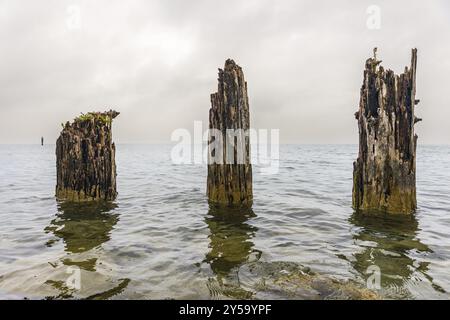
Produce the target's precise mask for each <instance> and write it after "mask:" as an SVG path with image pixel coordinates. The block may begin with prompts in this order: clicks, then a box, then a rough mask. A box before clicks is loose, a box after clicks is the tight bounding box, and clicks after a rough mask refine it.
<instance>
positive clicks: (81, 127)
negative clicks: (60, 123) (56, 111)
mask: <svg viewBox="0 0 450 320" xmlns="http://www.w3.org/2000/svg"><path fill="white" fill-rule="evenodd" d="M118 115H119V113H118V112H116V111H112V110H111V111H109V112H104V113H100V112H91V113H88V114H85V115H81V116H80V117H78V118H76V119H75V120H74V122H73V123H72V124H70V123H69V122H67V123H66V124H65V125H64V127H63V130H62V132H61V135H60V137H59V138H58V140H57V142H56V167H57V185H56V196H57V197H58V198H60V199H66V200H71V201H83V200H99V199H103V200H114V199H115V198H116V196H117V191H116V162H115V153H116V147H115V145H114V143H113V141H112V120H113V119H114V118H115V117H117V116H118Z"/></svg>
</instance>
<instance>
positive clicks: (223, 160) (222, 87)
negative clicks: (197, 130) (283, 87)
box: [207, 59, 253, 207]
mask: <svg viewBox="0 0 450 320" xmlns="http://www.w3.org/2000/svg"><path fill="white" fill-rule="evenodd" d="M218 81H219V85H218V90H217V92H216V93H214V94H212V95H211V109H210V111H209V129H210V139H209V146H208V148H209V149H208V154H209V157H208V181H207V194H208V198H209V201H210V202H211V203H214V204H219V205H226V206H245V207H250V206H251V205H252V203H253V189H252V165H251V161H250V138H249V129H250V113H249V104H248V95H247V83H246V82H245V79H244V73H243V72H242V69H241V67H239V66H238V65H237V64H236V63H235V62H234V61H233V60H231V59H228V60H227V61H226V62H225V68H224V69H223V70H222V69H219V79H218Z"/></svg>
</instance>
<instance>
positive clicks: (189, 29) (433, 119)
mask: <svg viewBox="0 0 450 320" xmlns="http://www.w3.org/2000/svg"><path fill="white" fill-rule="evenodd" d="M372 4H375V5H379V6H380V8H381V18H382V20H381V29H380V30H369V29H367V27H366V19H367V14H366V9H367V7H368V6H369V5H372ZM70 5H78V6H79V7H80V9H81V28H80V29H79V30H70V29H68V28H67V24H66V22H67V19H68V12H67V8H68V6H70ZM0 39H2V41H1V43H0V52H1V55H0V57H1V58H0V70H1V72H0V143H35V142H36V141H38V139H39V137H40V136H41V135H44V136H45V137H46V138H47V141H52V140H55V139H56V137H57V135H58V132H59V130H60V126H59V123H60V122H62V121H65V120H68V119H72V118H73V117H75V116H76V115H77V114H79V113H80V112H86V111H90V110H92V109H103V108H106V107H115V108H117V109H118V110H119V111H121V112H122V114H121V116H120V117H119V118H118V119H117V121H116V128H115V130H116V131H115V136H116V140H117V141H118V142H167V141H169V139H170V134H171V132H172V131H173V130H174V129H176V128H179V127H185V128H188V129H189V128H192V126H193V121H194V120H203V121H206V120H207V116H208V109H209V94H210V93H211V92H213V91H215V90H216V86H217V68H218V67H222V65H223V63H224V61H225V59H226V58H228V57H231V58H233V59H235V60H236V61H237V62H238V63H239V64H240V65H241V66H242V67H243V68H244V72H245V75H246V78H247V81H248V84H249V95H250V107H251V112H252V125H253V126H254V127H256V128H280V129H281V138H282V140H283V141H282V142H300V143H356V142H357V140H356V139H357V124H356V121H355V120H354V118H353V113H354V112H355V111H356V108H357V105H358V100H359V89H360V86H361V81H362V70H363V65H364V62H365V59H366V58H368V57H369V56H370V55H371V50H372V48H373V47H374V46H378V47H379V51H380V56H381V58H382V59H383V60H384V63H383V64H384V66H385V67H387V68H392V69H393V70H395V71H396V72H400V71H402V69H403V67H404V66H405V65H408V64H409V60H410V49H411V48H412V47H418V49H419V70H418V98H420V99H421V100H422V103H421V105H420V107H419V109H418V114H419V116H420V117H422V118H423V119H424V121H423V122H422V123H420V124H419V126H418V134H419V135H420V142H422V143H448V142H447V137H449V136H450V125H449V124H448V122H447V119H449V118H450V111H449V110H450V108H449V103H448V98H447V95H446V92H447V90H448V87H449V80H448V74H449V71H450V44H449V43H448V41H447V39H450V5H449V4H448V3H447V2H446V1H444V0H442V1H434V2H429V3H425V2H423V1H418V0H416V1H407V0H402V1H395V2H393V1H357V0H354V1H294V0H286V1H273V0H249V1H237V0H232V1H211V0H192V1H184V0H183V1H182V0H161V1H144V0H143V1H138V0H132V1H129V2H127V3H126V4H125V3H124V2H123V1H117V0H116V1H106V0H100V1H99V0H97V1H77V0H72V1H59V0H58V1H57V0H54V1H51V0H42V1H36V2H31V1H24V0H19V1H17V0H0Z"/></svg>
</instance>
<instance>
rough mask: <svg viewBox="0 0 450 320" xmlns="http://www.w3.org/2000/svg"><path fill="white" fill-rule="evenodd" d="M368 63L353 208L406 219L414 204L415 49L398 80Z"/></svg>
mask: <svg viewBox="0 0 450 320" xmlns="http://www.w3.org/2000/svg"><path fill="white" fill-rule="evenodd" d="M380 63H381V61H379V60H377V57H376V48H375V49H374V57H373V58H370V59H368V60H367V61H366V66H365V71H364V83H363V85H362V88H361V98H360V103H359V110H358V112H356V114H355V117H356V119H357V120H358V126H359V156H358V159H357V161H356V162H355V163H354V165H353V167H354V172H353V207H354V209H356V210H358V211H359V210H363V211H372V210H375V211H383V212H387V213H402V214H410V213H412V212H413V211H414V210H415V209H416V206H417V203H416V146H417V135H415V133H414V125H415V124H416V123H417V122H419V121H420V120H421V119H418V118H416V117H415V115H414V109H415V105H416V104H418V102H419V100H416V98H415V95H416V66H417V49H413V50H412V57H411V67H410V68H408V67H405V71H404V73H403V74H401V75H395V74H394V72H393V71H391V70H385V69H384V68H383V67H382V66H380Z"/></svg>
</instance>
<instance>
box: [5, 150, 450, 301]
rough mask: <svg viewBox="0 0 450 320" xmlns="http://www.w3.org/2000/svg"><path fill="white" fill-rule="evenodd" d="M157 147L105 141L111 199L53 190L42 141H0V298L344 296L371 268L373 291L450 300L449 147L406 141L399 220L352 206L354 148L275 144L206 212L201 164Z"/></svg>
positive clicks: (51, 155) (50, 160) (51, 160)
mask: <svg viewBox="0 0 450 320" xmlns="http://www.w3.org/2000/svg"><path fill="white" fill-rule="evenodd" d="M170 151H171V146H168V145H121V144H119V145H117V155H116V160H117V173H118V177H117V179H118V180H117V181H118V192H119V195H118V198H117V200H116V201H114V202H111V203H101V202H99V203H93V204H88V203H79V204H70V203H62V202H57V201H56V199H55V197H54V193H55V181H56V178H55V174H56V170H55V146H54V145H47V146H44V147H41V146H34V145H33V146H27V145H1V146H0V168H1V169H0V216H1V221H2V223H1V224H0V298H6V299H7V298H18V299H22V298H29V299H43V298H56V299H61V298H90V299H167V298H169V299H171V298H172V299H211V298H212V299H226V298H243V299H317V298H324V297H325V298H351V297H355V296H354V295H355V294H358V295H360V294H361V292H360V291H358V292H355V289H354V288H357V287H361V288H364V286H365V284H366V281H367V279H368V278H369V277H370V276H371V274H370V272H369V273H368V270H372V269H371V268H372V267H373V266H377V267H378V268H379V270H380V272H381V290H379V291H378V292H377V294H379V295H380V296H381V297H383V298H388V299H431V298H437V299H448V298H450V294H449V292H450V273H449V272H448V270H449V267H450V237H449V234H450V147H449V146H419V148H418V151H417V157H418V159H417V200H418V210H417V212H416V214H415V215H413V216H407V217H368V216H361V215H357V214H355V213H354V212H353V210H352V208H351V197H352V192H351V191H352V190H351V189H352V163H353V161H354V160H355V159H356V156H357V146H356V145H283V146H281V147H280V169H279V173H278V174H274V175H261V174H260V173H259V170H258V167H257V166H255V168H254V183H253V188H254V205H253V208H252V210H250V211H246V212H242V214H240V215H235V214H233V215H227V214H224V213H223V212H220V210H215V209H211V208H210V207H209V206H208V203H207V197H206V166H202V165H175V164H172V162H171V160H170ZM76 270H79V271H80V275H81V280H80V285H81V288H80V290H74V289H71V288H70V287H68V284H67V280H68V278H70V277H71V276H72V275H73V274H74V271H76ZM331 279H334V280H335V281H339V282H342V283H345V285H340V284H339V285H337V284H336V283H335V282H333V281H334V280H331ZM334 286H337V287H334ZM330 288H331V289H330ZM333 288H335V289H333ZM363 294H365V292H364V291H363ZM356 298H365V297H362V296H356ZM369 298H370V297H369Z"/></svg>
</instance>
